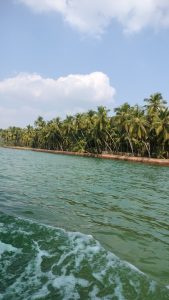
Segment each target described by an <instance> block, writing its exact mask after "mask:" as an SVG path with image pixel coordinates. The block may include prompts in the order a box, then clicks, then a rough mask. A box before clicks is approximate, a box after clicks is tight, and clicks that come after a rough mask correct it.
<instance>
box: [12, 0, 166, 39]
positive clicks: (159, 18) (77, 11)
mask: <svg viewBox="0 0 169 300" xmlns="http://www.w3.org/2000/svg"><path fill="white" fill-rule="evenodd" d="M17 1H18V2H20V3H24V4H26V5H27V6H28V7H30V8H31V9H33V10H34V11H35V12H50V11H55V12H57V13H60V14H61V15H62V16H63V19H64V21H66V22H67V23H69V24H70V25H71V26H73V27H76V28H77V29H78V30H80V31H82V32H87V33H89V34H96V35H100V34H102V33H103V31H104V30H105V28H106V27H107V26H108V25H110V24H111V22H112V20H113V19H114V20H117V21H118V22H119V23H120V24H121V25H122V26H123V28H124V30H125V31H127V32H137V31H140V30H141V29H143V28H144V27H147V26H148V27H155V28H157V29H158V28H161V27H169V0H17Z"/></svg>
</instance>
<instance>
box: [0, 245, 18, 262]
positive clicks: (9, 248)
mask: <svg viewBox="0 0 169 300" xmlns="http://www.w3.org/2000/svg"><path fill="white" fill-rule="evenodd" d="M18 251H21V250H20V249H18V248H15V247H13V246H12V245H10V244H5V243H3V242H1V241H0V258H1V256H2V254H3V253H5V252H18Z"/></svg>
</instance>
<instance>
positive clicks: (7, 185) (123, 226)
mask: <svg viewBox="0 0 169 300" xmlns="http://www.w3.org/2000/svg"><path fill="white" fill-rule="evenodd" d="M168 178H169V168H167V167H159V166H148V165H143V164H132V163H128V162H118V161H106V160H99V159H93V158H83V157H70V156H64V155H51V154H46V153H35V152H31V151H19V150H11V149H3V148H1V149H0V283H1V284H0V299H105V300H107V299H120V300H121V299H129V300H132V299H134V300H135V299H140V300H141V299H150V300H151V299H157V300H159V299H161V300H163V299H169V289H168V288H166V286H168V285H169V182H168Z"/></svg>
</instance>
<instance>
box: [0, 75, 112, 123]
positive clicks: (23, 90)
mask: <svg viewBox="0 0 169 300" xmlns="http://www.w3.org/2000/svg"><path fill="white" fill-rule="evenodd" d="M114 96H115V89H114V88H113V87H112V86H111V85H110V81H109V78H108V77H107V76H106V75H105V74H104V73H102V72H94V73H91V74H87V75H69V76H67V77H60V78H58V79H53V78H43V77H41V76H40V75H38V74H19V75H17V76H15V77H12V78H7V79H4V80H3V81H0V128H1V127H6V126H9V125H17V126H19V125H21V126H24V125H26V124H28V123H29V122H33V120H35V119H36V118H37V117H38V115H42V116H44V117H45V118H52V117H56V116H63V117H64V116H65V115H66V114H67V113H69V112H71V113H76V112H80V111H86V110H88V109H95V108H96V107H97V106H99V105H105V106H109V107H111V106H112V104H113V101H114Z"/></svg>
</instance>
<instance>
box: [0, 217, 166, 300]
mask: <svg viewBox="0 0 169 300" xmlns="http://www.w3.org/2000/svg"><path fill="white" fill-rule="evenodd" d="M0 222H1V223H0V237H1V242H0V282H1V285H0V299H4V300H5V299H11V300H12V299H18V300H19V299H22V300H23V299H25V300H35V299H64V300H69V299H74V300H76V299H94V300H95V299H96V300H97V299H104V300H109V299H119V300H124V299H129V300H132V299H134V300H136V299H138V300H142V299H148V300H151V299H158V300H159V299H162V300H165V299H169V290H168V289H167V288H165V287H161V286H160V285H158V284H157V283H156V282H155V281H153V280H151V279H150V278H149V277H148V276H146V275H145V274H144V273H142V272H141V271H140V270H138V269H137V268H136V267H135V266H133V265H131V264H129V263H128V262H125V261H122V260H120V258H118V257H117V256H116V255H114V254H113V253H111V252H108V251H106V250H105V249H104V248H103V247H102V246H101V245H100V243H99V242H98V241H96V240H95V239H94V238H93V237H92V236H90V235H85V234H82V233H79V232H68V231H65V230H63V229H60V228H55V227H51V226H47V225H43V224H38V223H35V222H32V221H29V220H24V219H21V218H16V217H13V216H8V215H6V214H4V213H0ZM135 255H137V254H136V253H135Z"/></svg>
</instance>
